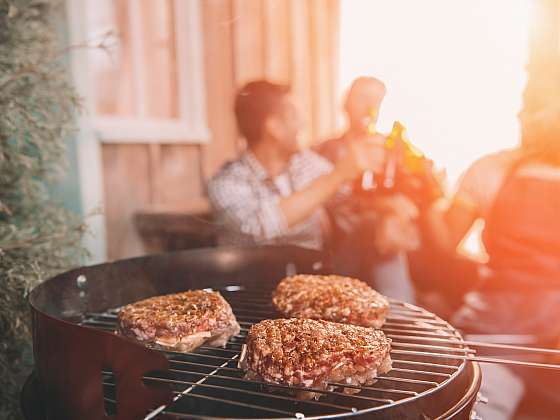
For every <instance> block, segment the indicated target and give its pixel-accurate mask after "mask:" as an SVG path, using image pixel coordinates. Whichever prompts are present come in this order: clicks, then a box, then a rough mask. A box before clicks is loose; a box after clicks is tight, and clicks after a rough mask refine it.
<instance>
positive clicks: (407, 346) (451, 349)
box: [391, 341, 476, 354]
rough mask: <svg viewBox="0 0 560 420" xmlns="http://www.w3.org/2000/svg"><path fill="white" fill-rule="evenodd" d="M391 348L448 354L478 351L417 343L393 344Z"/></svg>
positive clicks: (396, 342) (394, 342)
mask: <svg viewBox="0 0 560 420" xmlns="http://www.w3.org/2000/svg"><path fill="white" fill-rule="evenodd" d="M391 346H398V347H405V348H413V349H416V348H418V349H429V350H444V351H448V352H455V353H472V354H474V353H476V350H473V349H469V348H468V347H465V348H457V347H446V346H434V345H429V344H417V343H401V342H399V341H393V342H391Z"/></svg>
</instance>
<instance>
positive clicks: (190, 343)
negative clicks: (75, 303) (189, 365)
mask: <svg viewBox="0 0 560 420" xmlns="http://www.w3.org/2000/svg"><path fill="white" fill-rule="evenodd" d="M239 331H240V328H239V324H238V323H237V320H236V319H235V315H233V312H232V310H231V307H230V306H229V303H227V302H226V300H225V299H224V298H223V297H222V295H220V293H218V292H210V291H205V290H189V291H187V292H182V293H177V294H172V295H165V296H155V297H152V298H149V299H145V300H141V301H139V302H136V303H133V304H130V305H127V306H125V307H124V308H123V309H122V310H121V311H120V312H119V315H118V333H119V334H121V335H124V336H127V337H131V338H134V339H136V340H138V341H140V342H142V343H145V344H151V345H155V346H156V347H161V348H163V349H168V350H173V351H180V352H189V351H191V350H193V349H195V348H196V347H199V346H201V345H202V344H206V345H209V346H215V347H219V346H222V347H223V346H225V344H226V342H227V341H228V340H229V338H230V337H232V336H234V335H236V334H238V333H239Z"/></svg>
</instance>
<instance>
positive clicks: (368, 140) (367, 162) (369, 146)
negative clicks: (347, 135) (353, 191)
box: [336, 135, 385, 181]
mask: <svg viewBox="0 0 560 420" xmlns="http://www.w3.org/2000/svg"><path fill="white" fill-rule="evenodd" d="M383 143H384V138H383V136H381V135H375V136H369V137H365V138H363V139H358V140H355V141H352V142H350V144H349V145H348V153H347V154H346V156H345V157H344V158H343V159H341V160H340V161H339V163H338V164H337V167H336V170H337V171H338V172H339V173H340V174H341V175H342V177H343V179H344V180H345V181H351V180H353V179H355V178H356V177H358V176H359V175H360V174H362V173H363V172H365V171H374V172H381V171H382V170H383V165H384V163H385V150H384V149H383Z"/></svg>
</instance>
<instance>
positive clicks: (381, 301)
mask: <svg viewBox="0 0 560 420" xmlns="http://www.w3.org/2000/svg"><path fill="white" fill-rule="evenodd" d="M272 303H273V304H274V306H275V307H276V309H277V310H278V311H279V312H280V313H281V314H282V315H283V316H285V317H287V318H289V317H295V318H311V319H324V320H327V321H334V322H341V323H344V324H354V325H362V326H364V327H373V328H381V326H382V325H383V323H384V322H385V316H386V314H387V311H388V310H389V301H388V300H387V298H385V296H383V295H381V294H379V293H378V292H376V291H375V290H373V289H372V288H371V287H369V286H368V285H367V284H366V283H364V282H363V281H360V280H357V279H353V278H350V277H343V276H335V275H331V276H319V275H311V274H299V275H296V276H292V277H287V278H285V279H283V280H282V281H281V282H280V283H279V284H278V286H277V287H276V290H275V291H274V293H273V297H272Z"/></svg>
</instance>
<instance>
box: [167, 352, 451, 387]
mask: <svg viewBox="0 0 560 420" xmlns="http://www.w3.org/2000/svg"><path fill="white" fill-rule="evenodd" d="M170 362H173V363H177V364H180V365H184V366H189V365H191V366H198V367H208V368H217V369H218V370H227V371H230V372H239V373H244V371H243V370H242V369H240V368H237V367H235V368H233V367H227V366H216V365H209V364H205V363H198V362H190V361H184V360H175V359H171V360H170ZM230 362H233V360H232V361H230ZM394 362H404V361H401V360H394ZM424 365H428V366H434V365H433V364H429V363H425V364H424ZM439 366H444V367H449V366H445V365H439ZM393 371H394V372H407V373H414V374H418V375H433V376H445V377H449V376H450V374H447V373H440V372H430V371H426V370H416V369H402V368H393V369H391V372H393ZM362 388H363V387H362Z"/></svg>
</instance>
